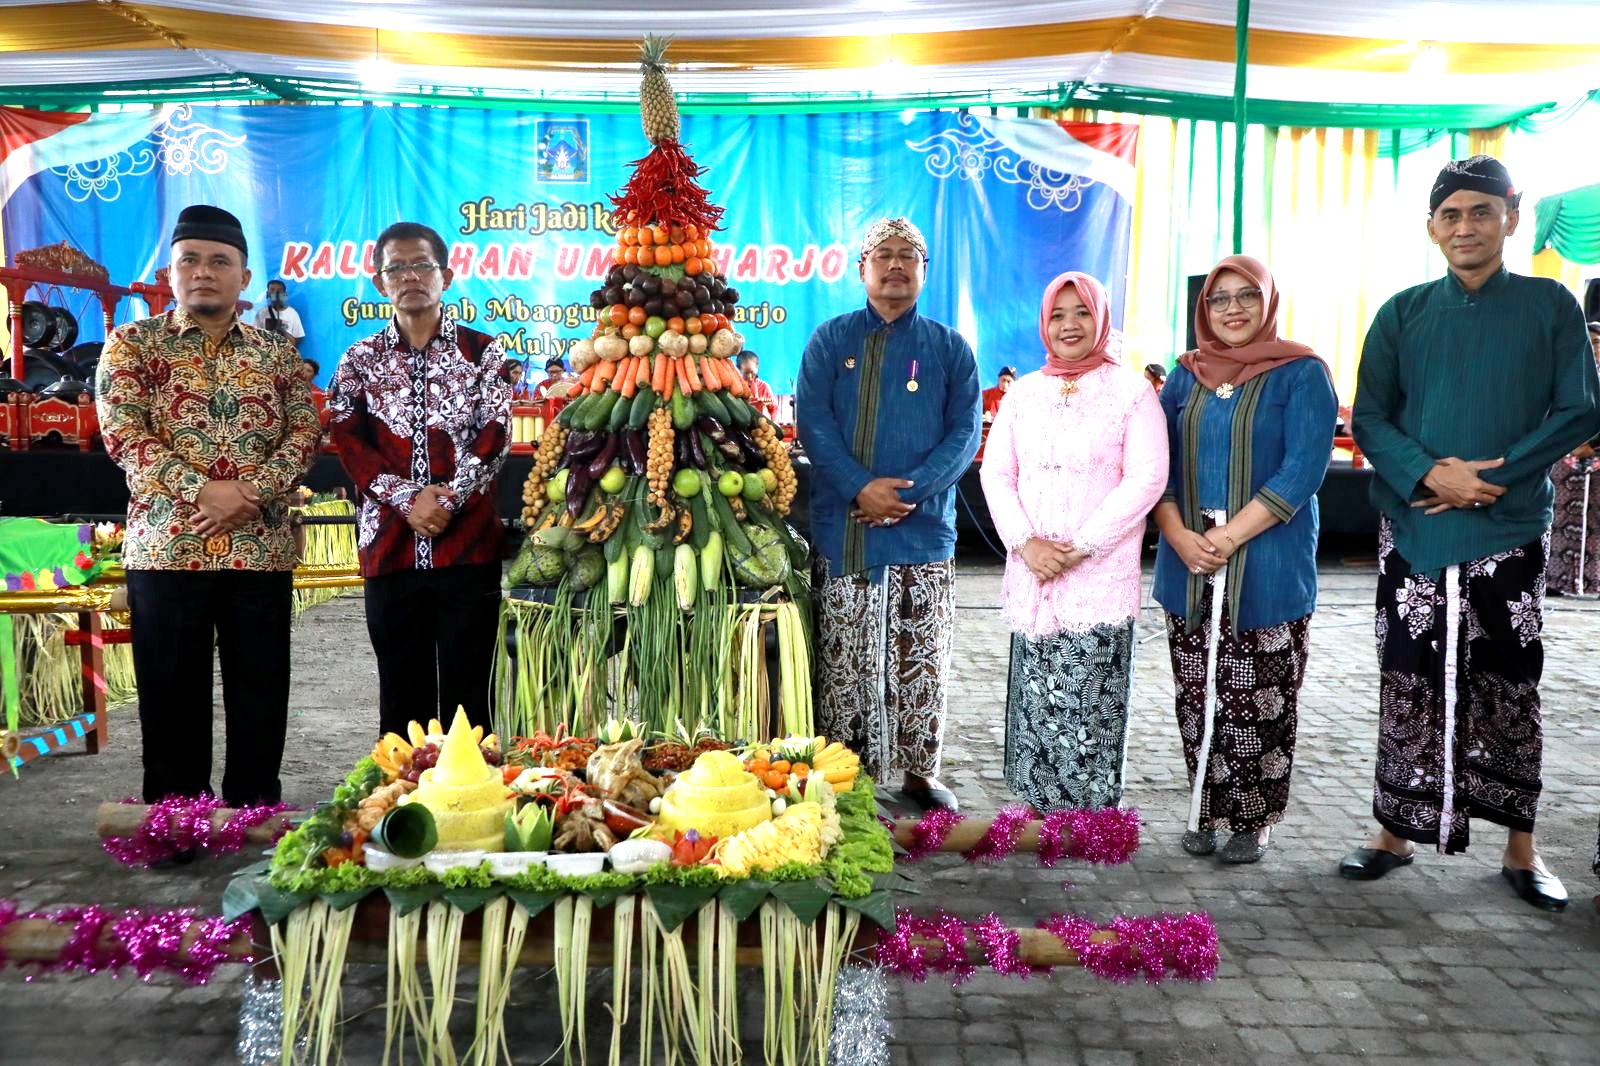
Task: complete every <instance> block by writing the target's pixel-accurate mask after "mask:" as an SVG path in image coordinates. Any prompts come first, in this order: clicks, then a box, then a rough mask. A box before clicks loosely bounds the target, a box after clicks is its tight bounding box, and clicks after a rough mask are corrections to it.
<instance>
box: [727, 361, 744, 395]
mask: <svg viewBox="0 0 1600 1066" xmlns="http://www.w3.org/2000/svg"><path fill="white" fill-rule="evenodd" d="M722 380H723V381H725V382H727V385H728V391H729V392H731V393H733V394H734V395H735V396H747V395H749V393H750V390H749V389H747V388H745V384H744V375H743V374H741V373H739V370H738V368H737V367H735V366H734V365H733V360H732V359H725V360H722Z"/></svg>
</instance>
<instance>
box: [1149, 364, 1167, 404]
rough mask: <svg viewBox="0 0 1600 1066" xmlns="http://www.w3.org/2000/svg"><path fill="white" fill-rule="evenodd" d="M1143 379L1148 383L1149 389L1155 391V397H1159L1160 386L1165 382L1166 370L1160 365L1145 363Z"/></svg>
mask: <svg viewBox="0 0 1600 1066" xmlns="http://www.w3.org/2000/svg"><path fill="white" fill-rule="evenodd" d="M1144 379H1145V380H1146V381H1148V382H1149V383H1150V387H1151V388H1153V389H1155V390H1156V395H1158V396H1159V395H1160V394H1161V386H1162V385H1165V384H1166V382H1167V368H1166V367H1164V366H1162V365H1161V364H1160V363H1146V364H1145V367H1144Z"/></svg>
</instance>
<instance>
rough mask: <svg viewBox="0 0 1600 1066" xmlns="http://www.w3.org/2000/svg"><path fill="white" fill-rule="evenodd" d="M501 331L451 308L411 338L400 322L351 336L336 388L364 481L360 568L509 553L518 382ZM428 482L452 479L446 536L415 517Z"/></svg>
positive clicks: (334, 427) (343, 440)
mask: <svg viewBox="0 0 1600 1066" xmlns="http://www.w3.org/2000/svg"><path fill="white" fill-rule="evenodd" d="M505 362H506V360H505V353H504V352H503V351H502V350H501V348H500V345H499V343H498V342H497V341H495V340H494V339H493V338H492V337H489V336H487V335H486V334H483V333H479V332H478V331H477V330H473V329H468V328H467V327H465V326H461V325H457V324H456V322H455V321H454V320H453V319H451V318H449V317H448V316H446V317H445V318H443V319H441V320H440V324H439V333H438V335H437V336H436V337H434V338H433V340H431V341H429V342H428V344H427V346H426V347H424V348H421V349H416V348H412V347H411V346H410V345H409V344H407V343H406V341H405V339H404V338H403V337H401V336H400V332H399V330H398V329H396V328H395V326H394V324H393V323H391V324H390V325H389V327H388V328H387V329H385V330H384V331H383V332H381V333H378V334H376V335H375V336H372V337H368V338H367V339H366V340H364V341H359V342H358V343H356V344H353V345H351V347H350V349H349V351H347V352H345V353H344V358H343V359H342V360H341V361H340V363H339V369H338V370H337V371H336V372H335V373H334V375H333V382H332V383H331V385H330V386H329V390H328V410H329V412H330V415H331V419H330V422H329V426H328V428H329V431H330V433H331V434H332V437H333V443H334V444H335V446H337V447H338V449H339V458H340V460H341V461H342V462H343V463H344V468H345V471H346V472H347V473H349V475H350V480H352V481H354V482H355V485H356V490H357V491H358V492H359V493H360V497H361V499H360V503H359V506H358V510H357V514H356V526H357V530H358V531H359V540H358V547H359V549H360V552H361V575H362V576H363V577H377V576H379V575H381V574H390V573H394V572H396V571H399V570H437V569H439V568H440V567H445V566H459V565H465V564H469V563H486V562H494V561H498V560H499V559H500V557H501V547H502V544H503V542H504V531H503V530H502V528H501V525H500V516H499V514H497V513H496V511H495V479H496V478H497V477H498V475H499V473H500V466H501V464H502V463H504V462H505V457H506V452H507V450H508V448H509V447H510V439H511V438H510V433H509V432H508V426H509V425H510V422H511V386H510V385H509V384H507V382H506V377H505ZM425 485H447V486H449V487H450V488H452V489H454V490H455V493H456V498H455V500H454V501H446V502H445V505H444V506H445V507H446V508H447V509H449V510H451V511H453V512H454V513H455V517H454V518H452V519H451V520H450V524H449V525H448V526H446V527H445V530H444V532H443V533H441V534H439V535H438V536H437V537H424V536H421V535H419V534H418V533H416V532H415V531H413V530H412V528H411V527H410V526H409V525H407V524H406V516H407V515H408V514H410V512H411V501H412V498H413V497H415V496H416V494H417V492H418V491H420V490H421V489H422V487H423V486H425Z"/></svg>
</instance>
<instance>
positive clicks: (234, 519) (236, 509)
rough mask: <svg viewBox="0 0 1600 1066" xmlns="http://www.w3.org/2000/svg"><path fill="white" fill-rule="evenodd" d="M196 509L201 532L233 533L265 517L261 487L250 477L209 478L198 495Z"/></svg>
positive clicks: (196, 527) (205, 534)
mask: <svg viewBox="0 0 1600 1066" xmlns="http://www.w3.org/2000/svg"><path fill="white" fill-rule="evenodd" d="M194 509H195V517H194V531H195V532H196V533H198V534H200V536H202V537H207V538H210V537H215V536H219V535H221V534H223V533H232V532H233V531H234V530H236V529H239V528H241V527H242V526H244V525H245V524H246V523H249V522H254V521H255V520H256V519H258V518H260V517H261V491H260V490H259V489H257V488H256V487H255V486H254V485H252V484H250V482H248V481H208V482H206V483H205V485H204V487H202V488H201V489H200V491H199V492H198V493H197V494H196V495H195V498H194Z"/></svg>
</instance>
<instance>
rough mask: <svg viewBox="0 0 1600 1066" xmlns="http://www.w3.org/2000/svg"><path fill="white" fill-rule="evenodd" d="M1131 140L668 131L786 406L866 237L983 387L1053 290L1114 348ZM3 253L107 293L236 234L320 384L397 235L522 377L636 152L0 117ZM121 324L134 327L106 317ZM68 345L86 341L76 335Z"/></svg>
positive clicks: (412, 136) (921, 119) (345, 132)
mask: <svg viewBox="0 0 1600 1066" xmlns="http://www.w3.org/2000/svg"><path fill="white" fill-rule="evenodd" d="M1136 132H1137V128H1136V127H1133V126H1124V125H1094V124H1074V123H1058V122H1051V121H1046V120H1036V119H1022V118H997V117H989V116H979V115H974V114H971V113H966V112H922V113H916V114H908V115H904V116H903V115H900V114H897V113H880V112H874V113H864V114H823V115H761V116H748V115H746V116H738V115H697V114H691V115H685V116H684V119H683V138H684V142H685V144H686V145H687V146H688V147H689V150H690V152H691V154H693V156H694V157H695V159H696V161H697V162H699V163H700V164H701V165H702V166H704V167H706V168H707V172H706V173H705V174H704V175H703V176H702V177H701V179H700V180H701V183H702V184H703V185H705V186H706V187H707V188H708V189H710V190H711V193H712V198H713V200H714V201H715V202H716V203H718V204H720V205H721V206H722V207H723V208H724V209H725V210H726V214H725V215H724V219H723V221H724V230H723V231H721V232H719V233H717V234H716V235H715V239H716V240H717V242H718V248H717V254H716V259H717V262H718V266H719V269H720V270H721V271H722V272H724V273H725V274H727V275H728V277H729V280H730V282H731V283H732V284H733V285H735V286H736V287H737V288H738V290H739V293H740V301H741V305H742V306H740V307H739V308H738V313H737V314H736V315H735V319H736V326H735V328H737V329H739V330H740V331H741V332H742V333H743V334H744V335H745V338H746V342H745V343H746V347H747V348H749V349H751V350H754V351H756V352H757V353H759V354H760V355H761V358H762V376H763V377H765V378H766V379H767V380H768V381H769V382H770V383H771V384H772V386H773V387H774V389H775V391H777V392H779V393H784V392H789V391H792V390H793V383H794V380H795V377H796V375H797V372H798V369H799V360H800V354H801V352H802V350H803V349H804V347H805V343H806V340H807V339H808V338H809V337H810V335H811V332H812V330H813V329H815V328H816V326H817V325H818V324H819V323H820V322H822V321H823V320H824V319H827V318H829V317H830V316H833V315H836V314H840V313H843V312H845V311H848V310H851V309H853V308H856V307H859V306H861V304H862V302H863V300H864V298H865V296H864V292H863V289H862V286H861V281H860V278H859V275H858V271H857V256H858V254H859V252H860V244H859V242H860V239H861V235H862V233H863V232H864V231H865V230H866V228H867V226H868V225H870V224H871V222H872V221H874V220H875V219H877V218H879V217H882V216H885V215H902V216H906V217H908V218H910V219H911V220H912V221H913V222H915V223H916V224H917V225H918V226H919V227H921V229H922V231H923V233H924V234H925V235H926V236H927V239H928V243H929V253H930V265H929V270H928V282H927V287H926V289H925V290H924V293H923V297H922V300H921V303H920V305H919V306H920V308H921V310H922V311H923V312H924V313H925V314H929V315H931V316H933V317H934V318H936V319H939V320H941V321H944V322H947V323H949V324H950V325H952V326H954V327H956V328H957V329H959V330H960V331H961V332H962V333H963V334H964V335H965V336H966V337H967V339H968V340H969V341H970V342H971V343H972V346H973V349H974V350H975V351H976V352H977V353H978V360H979V364H980V367H981V369H982V372H983V378H984V381H985V383H986V384H987V383H990V382H992V381H993V378H994V376H995V372H996V371H997V370H998V369H999V367H1001V366H1002V365H1005V364H1012V365H1015V366H1018V367H1019V368H1020V369H1022V370H1024V371H1026V370H1028V369H1032V368H1034V367H1037V366H1039V365H1040V364H1041V363H1042V361H1043V357H1044V349H1043V345H1042V341H1041V340H1040V338H1039V329H1038V315H1039V298H1040V295H1041V294H1042V292H1043V290H1044V287H1045V284H1046V282H1048V281H1049V279H1050V278H1051V277H1053V276H1054V275H1055V274H1057V273H1059V272H1061V271H1063V270H1082V271H1085V272H1087V273H1089V274H1091V275H1093V276H1095V277H1097V278H1100V279H1102V280H1103V281H1104V282H1105V283H1106V285H1107V287H1108V288H1109V289H1110V291H1111V296H1112V307H1113V313H1114V317H1115V319H1116V321H1117V324H1118V325H1120V324H1121V314H1122V305H1123V296H1124V284H1125V280H1126V275H1127V265H1128V245H1129V228H1130V223H1131V219H1132V204H1131V199H1132V195H1133V174H1134V169H1133V158H1134V150H1135V139H1136ZM0 144H3V146H4V147H3V150H4V151H6V152H7V154H6V155H5V157H4V159H3V160H0V200H3V202H4V215H3V221H4V235H5V245H6V250H7V252H8V253H15V252H16V251H17V250H19V249H23V248H32V247H37V246H39V245H44V244H51V243H54V242H56V241H61V240H65V241H68V242H70V243H72V244H74V245H76V246H77V247H79V248H81V249H82V250H83V251H85V252H86V253H88V254H89V255H90V256H91V257H93V258H94V259H96V260H98V261H99V262H101V263H103V264H104V265H105V266H106V267H107V268H108V269H109V270H110V272H111V278H112V280H113V281H115V282H119V283H124V284H126V283H127V282H130V281H141V280H142V281H152V280H154V278H155V272H156V270H157V268H159V267H161V266H164V265H166V263H167V262H168V259H169V254H168V248H167V241H168V237H169V235H170V233H171V228H172V224H173V221H174V219H175V218H176V216H177V214H178V212H179V211H180V210H181V209H182V208H183V207H184V206H185V205H188V204H191V203H212V204H217V205H219V206H221V207H225V208H227V209H228V210H230V211H232V212H233V213H234V214H236V215H238V216H239V217H240V219H241V220H242V221H243V223H244V228H245V233H246V235H247V237H248V239H249V241H250V246H251V256H250V267H251V269H252V271H253V278H252V280H251V282H250V286H249V289H248V291H247V292H246V293H245V299H248V300H252V301H256V302H257V303H259V302H260V300H261V297H262V293H263V291H264V289H265V287H266V283H267V281H268V280H269V279H272V278H281V279H283V280H284V281H285V282H286V283H287V286H288V289H289V305H290V306H291V307H294V308H295V309H296V310H297V311H298V312H299V313H300V317H301V319H302V321H303V322H304V324H305V328H306V333H307V337H306V341H305V342H304V344H303V346H302V351H303V353H304V354H305V355H307V356H309V357H311V358H315V359H316V360H318V362H319V363H320V364H321V367H322V379H323V380H324V381H325V380H326V379H327V378H328V377H329V376H330V375H331V374H332V372H333V367H334V364H335V363H336V362H337V360H338V358H339V356H340V355H341V354H342V353H343V352H344V350H345V349H346V348H347V347H348V346H349V345H350V344H351V343H353V342H354V341H356V340H358V339H359V338H361V337H363V336H366V335H368V334H371V333H373V332H376V331H377V330H379V329H381V328H382V327H383V325H384V323H385V321H386V319H387V316H388V313H389V308H388V305H387V303H386V302H385V301H384V299H383V297H382V296H381V295H380V294H379V293H378V292H377V290H376V289H374V288H373V285H372V281H371V269H372V256H373V238H375V237H376V236H377V234H378V233H379V232H380V231H381V230H382V229H383V227H384V226H386V225H388V224H389V223H391V222H394V221H397V220H399V219H410V220H415V221H419V222H424V223H426V224H428V225H431V226H433V227H434V228H435V229H437V230H439V232H440V233H441V234H442V235H443V237H444V239H445V242H446V244H447V245H448V247H449V259H450V267H451V269H452V270H454V272H455V280H454V283H453V284H452V286H451V287H450V289H449V291H447V292H446V294H445V299H446V305H447V309H448V312H449V313H451V314H454V315H456V316H457V317H458V318H459V319H460V320H461V321H463V322H465V323H468V324H470V325H472V326H474V327H476V328H478V329H482V330H484V331H485V332H488V333H492V334H497V335H499V336H500V337H501V338H502V339H503V340H504V342H505V344H506V347H507V348H508V350H509V351H510V352H511V353H512V354H513V355H514V356H516V357H518V358H522V359H525V360H527V361H528V362H529V364H530V368H531V369H532V370H533V371H534V375H533V376H534V377H535V379H537V376H538V374H537V372H538V371H539V369H540V368H541V367H542V364H543V362H544V360H545V359H547V358H549V357H550V356H553V355H564V354H565V353H566V351H567V350H568V349H569V348H570V347H571V346H572V344H573V343H575V342H576V341H577V340H579V339H580V338H582V337H586V336H588V335H589V334H590V333H591V332H592V329H593V325H594V321H595V314H596V312H595V310H594V308H592V307H591V306H590V301H589V296H590V293H591V292H592V291H593V290H594V289H595V287H596V285H597V282H598V280H599V279H600V277H601V276H602V275H603V274H604V272H605V270H606V268H607V266H608V265H609V263H610V255H611V249H612V248H613V247H614V246H615V242H616V228H615V226H614V224H613V221H612V218H611V214H610V208H611V204H610V201H609V199H608V198H607V194H608V193H611V192H614V191H616V190H618V189H619V188H620V187H621V186H622V185H623V183H624V182H625V181H626V180H627V177H628V175H629V173H630V170H629V163H630V162H632V161H634V160H637V159H639V158H640V157H642V156H643V155H645V153H646V152H647V150H648V148H649V145H648V144H647V143H646V142H645V140H644V136H643V134H642V132H641V131H640V128H639V122H638V119H637V118H636V117H634V116H631V115H613V114H600V115H587V116H570V115H536V114H530V113H516V112H508V111H489V110H472V109H465V108H401V107H388V106H380V105H366V106H359V107H331V106H330V107H300V106H261V107H222V106H200V105H194V106H191V105H181V106H175V107H168V108H165V109H162V110H157V111H148V112H139V113H131V114H129V113H123V114H111V115H98V114H97V115H90V116H80V115H73V116H67V117H62V116H54V115H44V114H41V113H36V112H27V111H19V110H17V109H10V108H0ZM121 313H122V315H123V316H124V317H132V316H135V315H138V314H142V313H144V312H143V306H142V304H140V303H138V302H137V301H133V300H129V301H125V302H124V304H123V307H122V312H121ZM83 317H84V321H83V322H82V327H83V332H84V337H85V339H93V338H94V337H96V336H97V335H98V326H97V324H96V322H95V321H93V320H94V319H96V318H97V317H98V316H95V315H85V316H83Z"/></svg>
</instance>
